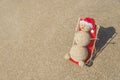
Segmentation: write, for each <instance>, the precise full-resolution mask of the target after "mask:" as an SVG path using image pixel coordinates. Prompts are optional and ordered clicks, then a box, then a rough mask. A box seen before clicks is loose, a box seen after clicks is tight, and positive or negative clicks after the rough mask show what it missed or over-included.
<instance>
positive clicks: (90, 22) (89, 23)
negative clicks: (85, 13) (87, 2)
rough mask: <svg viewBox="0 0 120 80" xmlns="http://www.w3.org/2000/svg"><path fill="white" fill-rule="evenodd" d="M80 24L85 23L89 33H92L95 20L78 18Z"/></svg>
mask: <svg viewBox="0 0 120 80" xmlns="http://www.w3.org/2000/svg"><path fill="white" fill-rule="evenodd" d="M80 24H85V25H87V26H89V27H90V28H91V33H94V30H95V21H94V19H93V18H89V17H87V18H85V19H80Z"/></svg>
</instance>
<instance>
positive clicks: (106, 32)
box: [87, 26, 117, 67]
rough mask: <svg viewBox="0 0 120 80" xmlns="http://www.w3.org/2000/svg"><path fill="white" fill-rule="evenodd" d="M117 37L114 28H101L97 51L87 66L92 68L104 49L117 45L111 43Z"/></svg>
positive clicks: (96, 46)
mask: <svg viewBox="0 0 120 80" xmlns="http://www.w3.org/2000/svg"><path fill="white" fill-rule="evenodd" d="M116 35H117V33H116V31H115V28H114V27H112V26H111V27H108V28H104V27H102V26H100V29H99V32H98V35H97V36H98V39H99V40H97V41H96V43H95V50H94V52H93V57H92V60H91V61H90V62H89V63H88V64H87V66H89V67H90V66H92V65H93V61H94V60H95V59H96V57H97V56H98V55H99V54H100V53H101V52H102V51H103V50H104V48H105V47H106V46H107V45H108V44H115V42H111V40H112V39H114V37H115V36H116Z"/></svg>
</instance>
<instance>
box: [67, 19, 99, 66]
mask: <svg viewBox="0 0 120 80" xmlns="http://www.w3.org/2000/svg"><path fill="white" fill-rule="evenodd" d="M80 20H81V19H79V20H78V22H80ZM93 24H94V25H93V28H92V29H91V30H90V32H89V34H90V36H91V38H93V40H91V41H90V43H89V44H88V45H87V46H86V48H87V50H88V57H87V59H86V60H85V61H84V64H85V65H87V64H89V62H90V61H91V59H92V57H93V52H94V50H95V43H96V40H97V34H98V31H99V25H96V24H95V21H94V22H93ZM78 25H79V23H78V24H77V26H78ZM79 31H80V29H79ZM69 60H70V61H71V62H73V63H75V64H79V63H78V62H76V61H74V60H73V59H72V58H70V59H69Z"/></svg>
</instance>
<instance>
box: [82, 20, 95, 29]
mask: <svg viewBox="0 0 120 80" xmlns="http://www.w3.org/2000/svg"><path fill="white" fill-rule="evenodd" d="M81 24H85V25H87V26H89V27H90V28H92V26H93V25H92V24H91V23H88V22H86V21H84V20H82V21H80V25H81Z"/></svg>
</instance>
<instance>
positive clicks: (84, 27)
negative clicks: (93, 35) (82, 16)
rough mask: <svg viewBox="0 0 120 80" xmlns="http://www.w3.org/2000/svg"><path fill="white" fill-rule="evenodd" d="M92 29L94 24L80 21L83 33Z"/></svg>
mask: <svg viewBox="0 0 120 80" xmlns="http://www.w3.org/2000/svg"><path fill="white" fill-rule="evenodd" d="M91 28H92V24H91V23H89V22H87V21H84V20H81V21H80V29H81V30H82V31H90V29H91Z"/></svg>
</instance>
